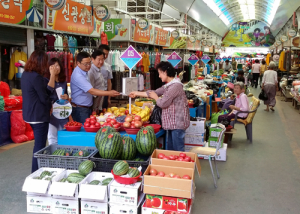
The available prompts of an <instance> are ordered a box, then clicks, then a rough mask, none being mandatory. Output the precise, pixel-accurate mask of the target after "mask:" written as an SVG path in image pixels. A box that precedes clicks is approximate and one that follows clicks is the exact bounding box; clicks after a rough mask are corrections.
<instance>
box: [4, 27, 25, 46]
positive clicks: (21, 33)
mask: <svg viewBox="0 0 300 214" xmlns="http://www.w3.org/2000/svg"><path fill="white" fill-rule="evenodd" d="M0 32H1V33H0V44H8V45H19V46H26V43H27V34H26V29H22V28H14V27H6V26H0Z"/></svg>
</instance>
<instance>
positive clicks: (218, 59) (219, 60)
mask: <svg viewBox="0 0 300 214" xmlns="http://www.w3.org/2000/svg"><path fill="white" fill-rule="evenodd" d="M215 60H216V62H217V63H220V62H221V61H222V58H221V57H220V56H219V55H218V56H217V57H216V58H215Z"/></svg>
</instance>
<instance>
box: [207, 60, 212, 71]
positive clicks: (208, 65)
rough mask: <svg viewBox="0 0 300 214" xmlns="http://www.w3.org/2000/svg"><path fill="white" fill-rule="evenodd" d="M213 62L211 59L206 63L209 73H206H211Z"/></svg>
mask: <svg viewBox="0 0 300 214" xmlns="http://www.w3.org/2000/svg"><path fill="white" fill-rule="evenodd" d="M211 63H212V61H211V60H209V62H208V63H207V64H206V68H207V73H206V74H210V70H211Z"/></svg>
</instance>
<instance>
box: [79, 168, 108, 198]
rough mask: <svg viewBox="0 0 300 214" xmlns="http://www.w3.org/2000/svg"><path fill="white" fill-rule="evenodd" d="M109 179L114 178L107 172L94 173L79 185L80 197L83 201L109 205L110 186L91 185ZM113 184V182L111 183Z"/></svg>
mask: <svg viewBox="0 0 300 214" xmlns="http://www.w3.org/2000/svg"><path fill="white" fill-rule="evenodd" d="M107 178H113V175H112V174H111V173H106V172H92V173H90V174H89V175H87V177H86V178H85V179H84V181H83V182H82V183H80V184H79V195H78V197H79V198H81V200H85V201H93V202H98V203H107V202H108V197H109V195H108V194H109V185H108V186H102V185H89V183H90V182H91V181H93V180H99V181H103V180H104V179H107ZM111 182H112V181H111Z"/></svg>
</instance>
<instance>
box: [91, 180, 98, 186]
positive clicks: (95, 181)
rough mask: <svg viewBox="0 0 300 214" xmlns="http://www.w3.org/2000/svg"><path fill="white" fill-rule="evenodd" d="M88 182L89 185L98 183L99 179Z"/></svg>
mask: <svg viewBox="0 0 300 214" xmlns="http://www.w3.org/2000/svg"><path fill="white" fill-rule="evenodd" d="M89 184H90V185H98V184H100V181H98V180H93V181H91V182H90V183H89Z"/></svg>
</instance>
